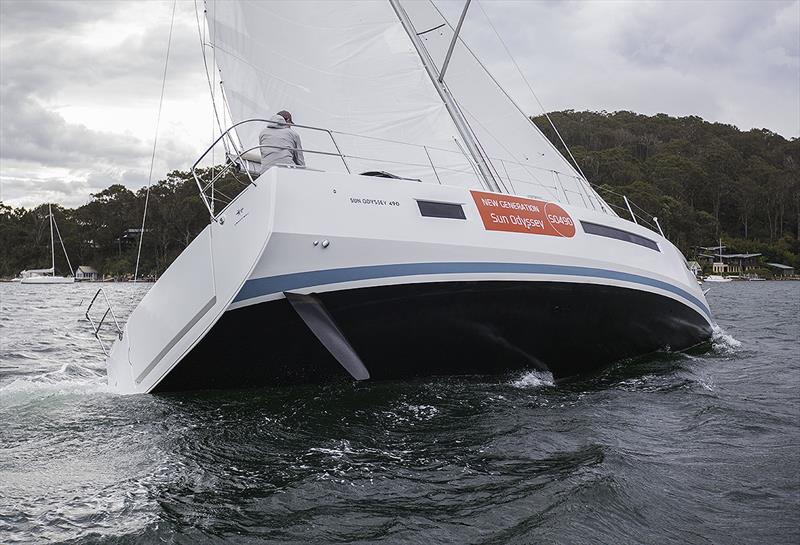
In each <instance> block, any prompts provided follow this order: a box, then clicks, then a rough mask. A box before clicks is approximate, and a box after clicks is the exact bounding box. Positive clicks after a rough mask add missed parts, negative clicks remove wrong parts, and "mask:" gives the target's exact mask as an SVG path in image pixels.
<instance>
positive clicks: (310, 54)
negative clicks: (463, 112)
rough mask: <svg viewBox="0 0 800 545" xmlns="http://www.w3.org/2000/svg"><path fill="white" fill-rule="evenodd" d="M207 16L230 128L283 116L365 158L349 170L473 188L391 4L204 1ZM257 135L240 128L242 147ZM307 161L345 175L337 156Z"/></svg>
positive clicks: (326, 144) (307, 143)
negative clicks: (330, 132) (234, 123)
mask: <svg viewBox="0 0 800 545" xmlns="http://www.w3.org/2000/svg"><path fill="white" fill-rule="evenodd" d="M207 13H208V25H209V34H210V36H211V37H212V39H213V42H214V45H215V49H216V52H215V56H216V62H217V64H218V65H219V67H220V71H221V74H222V79H223V82H224V84H223V85H224V88H225V93H226V97H227V100H228V105H229V107H230V111H231V115H232V117H233V120H234V121H237V122H238V121H242V120H245V119H252V118H268V117H270V116H272V115H273V114H275V113H276V112H277V111H279V110H288V111H290V112H291V113H292V115H293V118H294V121H295V123H297V124H300V125H310V126H315V127H324V128H328V129H331V130H333V131H337V133H336V134H335V138H336V143H337V144H338V145H339V147H340V148H341V151H342V152H343V153H344V154H346V155H348V156H350V157H360V158H363V159H354V158H350V159H348V164H349V166H350V168H351V170H352V171H353V172H363V171H366V170H386V171H390V172H393V173H396V174H398V175H403V176H408V177H414V178H421V179H422V180H423V181H425V182H433V183H436V182H437V176H438V177H439V179H440V180H441V181H442V182H443V183H457V182H461V185H464V184H467V185H473V186H475V187H480V183H479V182H478V178H477V176H476V175H475V174H474V172H473V171H472V168H471V166H470V164H469V162H468V160H467V159H466V157H465V156H464V154H463V152H462V151H460V148H459V147H458V145H456V143H455V142H454V138H457V137H458V131H457V130H456V128H455V126H454V125H453V122H452V120H451V119H450V116H449V114H448V113H447V110H446V108H445V106H444V105H443V104H442V101H441V99H440V98H439V96H438V94H437V92H436V90H435V88H434V87H433V85H432V83H431V81H430V79H429V78H428V75H427V74H426V72H425V70H424V67H423V66H422V64H421V61H420V59H419V56H418V55H417V52H416V50H415V49H414V47H413V45H412V44H411V42H410V41H409V38H408V36H407V34H406V32H405V30H404V29H403V27H402V25H401V24H400V22H399V20H398V19H397V16H396V14H395V12H394V10H393V9H392V7H391V5H390V4H389V2H387V1H358V2H353V1H338V0H326V1H315V2H260V1H242V2H225V1H221V0H217V1H214V0H210V1H209V2H208V3H207ZM261 128H262V127H261V126H259V125H254V124H249V125H244V126H242V127H241V129H240V130H239V131H238V134H239V138H240V140H241V142H242V145H243V146H244V147H245V148H248V147H252V146H255V145H257V144H258V133H259V131H260V130H261ZM298 132H299V133H300V135H301V138H302V140H303V148H304V149H312V150H319V151H326V152H334V151H336V150H335V148H334V147H333V144H332V143H331V138H330V136H329V135H328V134H325V133H319V132H314V131H310V130H304V129H298ZM342 133H347V134H353V135H360V136H363V137H368V138H357V137H351V136H347V134H342ZM385 140H391V141H395V142H403V143H406V144H403V145H401V144H397V143H394V142H387V141H385ZM422 146H427V148H428V149H427V150H426V149H425V148H423V147H422ZM428 155H430V156H431V159H429V158H428ZM368 159H373V160H368ZM431 160H433V161H434V162H435V164H436V167H437V172H436V173H434V172H433V169H432V168H431V165H430V162H431ZM306 161H307V163H308V165H309V166H310V167H314V168H323V169H326V170H332V169H340V170H341V169H342V168H343V165H342V162H341V160H340V159H339V158H338V157H328V156H322V155H315V154H309V153H306Z"/></svg>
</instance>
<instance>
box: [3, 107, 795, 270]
mask: <svg viewBox="0 0 800 545" xmlns="http://www.w3.org/2000/svg"><path fill="white" fill-rule="evenodd" d="M550 118H551V119H552V120H553V122H554V124H555V126H556V127H558V130H559V132H560V134H561V137H563V139H564V141H566V142H567V143H568V144H569V146H570V151H571V152H572V154H573V155H574V156H575V159H576V160H577V162H578V164H579V165H580V166H581V169H582V170H583V172H584V174H585V175H586V176H587V178H588V179H589V181H590V182H591V183H592V184H594V185H595V187H596V188H597V190H598V193H600V195H601V196H603V197H604V198H605V199H606V200H607V201H608V202H609V203H610V204H611V205H613V206H614V207H615V209H616V210H617V211H618V213H619V214H620V215H621V216H623V217H627V209H626V208H625V205H624V201H623V200H622V195H625V196H627V197H628V198H629V199H630V200H631V201H632V202H633V203H635V205H636V206H637V208H636V211H637V214H639V215H640V216H641V217H644V218H645V219H650V220H652V216H657V217H658V222H659V224H660V225H661V227H662V228H663V229H664V232H665V234H666V236H667V237H668V238H669V239H670V240H671V241H672V242H673V243H675V244H676V245H677V246H678V247H679V248H680V249H681V250H682V251H683V252H684V254H685V255H687V257H689V258H691V257H692V256H693V255H694V253H695V252H696V248H697V247H698V246H708V245H713V244H714V243H715V241H716V240H717V239H719V238H722V239H723V243H724V244H725V245H726V246H728V249H729V250H735V251H738V252H759V253H762V254H764V256H765V258H766V259H767V260H768V261H777V262H780V263H786V264H789V265H792V266H794V267H800V258H799V254H800V245H799V244H798V234H799V233H800V140H798V139H796V138H794V139H791V140H787V139H785V138H783V137H782V136H780V135H778V134H775V133H773V132H771V131H768V130H766V129H760V130H756V129H754V130H750V131H740V130H738V129H737V128H736V127H734V126H732V125H725V124H720V123H709V122H707V121H704V120H703V119H701V118H699V117H695V116H690V117H670V116H668V115H664V114H659V115H655V116H645V115H640V114H635V113H632V112H624V111H623V112H614V113H607V112H588V111H585V112H575V111H571V110H567V111H562V112H553V113H551V114H550ZM533 121H534V122H535V123H536V124H537V125H538V126H539V127H540V128H541V130H542V132H543V133H544V134H545V135H546V136H547V137H548V138H549V139H550V140H551V141H552V142H553V144H554V145H555V146H556V147H557V148H558V149H559V150H561V151H562V152H564V149H563V145H562V144H561V139H560V138H559V137H558V135H556V133H555V131H554V130H553V129H552V127H551V126H550V123H549V121H548V120H547V119H546V118H545V117H544V116H542V117H535V118H533ZM565 155H566V153H565ZM219 187H221V188H224V192H225V193H226V194H228V195H232V194H233V193H235V192H236V191H237V188H239V187H240V185H239V184H238V183H237V182H236V181H235V180H234V179H233V178H232V177H231V176H228V177H226V179H225V180H224V181H223V182H222V183H221V184H220V186H219ZM145 194H146V191H145V189H144V188H142V189H139V190H137V191H131V190H130V189H128V188H126V187H124V186H122V185H119V184H114V185H111V186H109V187H108V188H106V189H104V190H102V191H100V192H99V193H95V194H93V195H92V197H91V200H90V201H89V202H88V203H86V204H84V205H83V206H79V207H77V208H65V207H62V206H57V205H56V206H53V215H54V217H55V219H56V222H57V224H58V226H59V228H60V231H61V235H62V237H63V239H64V244H65V246H66V248H67V251H68V252H69V255H70V259H71V261H72V263H73V266H75V267H77V266H78V265H90V266H93V267H95V268H96V269H97V270H98V271H100V272H101V273H104V274H106V275H110V276H115V277H125V276H131V275H132V274H133V272H134V268H135V266H136V254H137V250H138V236H139V234H138V232H137V230H138V229H139V228H140V227H141V222H142V212H143V210H144V201H145ZM645 210H646V211H647V213H645V212H644V211H645ZM208 221H209V217H208V211H207V210H206V208H205V206H204V205H203V203H202V202H201V200H200V197H199V196H198V191H197V186H196V184H195V180H194V177H193V176H192V175H191V174H190V173H188V172H182V171H173V172H170V173H169V174H167V176H166V177H165V178H164V179H163V180H160V181H158V182H157V183H155V184H153V185H152V187H151V189H150V197H149V205H148V212H147V223H146V232H145V236H144V238H143V244H142V252H141V262H140V265H139V271H140V276H157V275H160V274H161V273H162V272H163V271H164V270H165V269H166V268H167V267H168V266H169V264H170V263H172V261H173V260H174V259H175V258H176V257H177V256H178V255H179V254H180V253H181V251H183V249H184V248H186V246H188V245H189V243H190V242H191V241H192V239H193V238H194V237H195V236H196V235H197V234H198V233H199V232H200V231H201V230H202V229H203V228H204V227H205V226H206V225H207V224H208ZM56 244H58V243H56ZM59 250H60V249H59V248H57V249H56V269H57V270H58V271H59V272H61V273H69V269H68V268H67V264H66V260H65V259H64V256H63V254H62V253H61V252H60V251H59ZM49 265H50V230H49V220H48V211H47V205H46V204H42V205H40V206H38V207H35V208H30V209H27V208H15V207H11V206H8V205H5V204H3V203H2V202H0V277H6V278H8V277H12V276H16V275H17V274H18V273H19V272H20V271H21V270H23V269H30V268H41V267H49Z"/></svg>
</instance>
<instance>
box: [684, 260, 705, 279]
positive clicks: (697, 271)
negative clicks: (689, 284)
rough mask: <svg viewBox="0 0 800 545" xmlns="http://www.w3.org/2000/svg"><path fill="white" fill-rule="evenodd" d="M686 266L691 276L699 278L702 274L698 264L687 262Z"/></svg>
mask: <svg viewBox="0 0 800 545" xmlns="http://www.w3.org/2000/svg"><path fill="white" fill-rule="evenodd" d="M687 265H688V267H689V270H690V271H692V274H693V275H695V277H700V275H701V274H703V267H701V266H700V263H698V262H697V261H689V262H687Z"/></svg>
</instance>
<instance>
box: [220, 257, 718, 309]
mask: <svg viewBox="0 0 800 545" xmlns="http://www.w3.org/2000/svg"><path fill="white" fill-rule="evenodd" d="M475 273H478V274H480V273H501V274H503V273H507V274H508V273H510V274H548V275H560V276H582V277H586V278H604V279H608V280H619V281H623V282H631V283H635V284H642V285H645V286H651V287H653V288H659V289H662V290H664V291H668V292H670V293H674V294H675V295H678V296H679V297H682V298H683V299H685V300H687V301H690V302H692V303H693V304H694V305H696V306H697V307H699V308H700V309H702V310H703V312H704V313H705V314H706V316H707V317H708V319H709V321H713V319H712V317H711V311H710V310H709V308H708V306H707V305H706V304H705V303H704V302H703V301H701V300H700V299H698V298H697V297H695V296H694V295H692V294H691V293H689V292H687V291H685V290H683V289H681V288H679V287H677V286H674V285H672V284H670V283H668V282H663V281H661V280H656V279H655V278H648V277H647V276H641V275H638V274H630V273H625V272H619V271H611V270H608V269H595V268H591V267H574V266H568V265H543V264H537V263H473V262H444V263H398V264H392V265H369V266H364V267H346V268H342V269H327V270H321V271H306V272H299V273H291V274H281V275H278V276H269V277H266V278H254V279H251V280H248V281H247V282H245V283H244V286H242V289H241V291H240V292H239V293H238V294H237V295H236V298H235V299H234V300H233V302H234V303H238V302H240V301H246V300H247V299H253V298H255V297H263V296H265V295H272V294H275V293H282V292H284V291H291V290H296V289H302V288H307V287H310V286H324V285H329V284H340V283H343V282H354V281H358V280H373V279H376V278H397V277H403V276H419V275H427V274H475Z"/></svg>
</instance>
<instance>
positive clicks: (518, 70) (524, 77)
mask: <svg viewBox="0 0 800 545" xmlns="http://www.w3.org/2000/svg"><path fill="white" fill-rule="evenodd" d="M476 4H478V7H479V8H480V10H481V13H483V16H484V17H485V18H486V21H487V22H488V23H489V27H490V28H491V29H492V32H494V35H495V36H497V39H498V40H499V41H500V43H501V44H502V46H503V49H505V51H506V54H507V55H508V57H509V58H510V59H511V62H512V63H513V64H514V68H516V70H517V73H519V75H520V77H521V78H522V81H523V82H525V86H526V87H527V88H528V91H530V93H531V95H532V96H533V98H534V100H536V103H537V104H538V105H539V108H540V109H541V110H542V113H543V114H544V116H545V118H546V119H547V121H548V123H549V124H550V127H552V129H553V131H555V133H556V136H558V140H559V141H560V142H561V145H562V146H564V149H565V150H566V151H567V153H568V154H569V157H570V159H572V163H573V164H574V165H575V168H577V169H578V172H580V174H581V176H582V177H583V179H584V180H585V181H586V183H587V184H589V186H590V187H594V186H593V184H592V183H591V182H589V179H588V178H587V177H586V175H585V174H584V173H583V170H582V169H581V166H580V165H579V164H578V161H577V160H576V159H575V156H574V155H572V151H571V150H570V149H569V146H567V143H566V142H565V141H564V138H563V137H562V136H561V133H560V132H559V130H558V128H557V127H556V125H555V123H553V120H552V119H551V118H550V114H548V113H547V110H546V109H545V107H544V105H543V104H542V101H541V100H539V96H538V95H537V94H536V92H535V91H534V90H533V86H532V85H531V84H530V82H529V81H528V78H527V77H526V76H525V73H524V72H523V71H522V69H521V68H520V66H519V64H518V63H517V59H516V58H514V55H512V54H511V50H510V49H509V48H508V45H506V42H505V40H503V38H502V36H500V33H499V32H498V31H497V28H495V26H494V23H493V22H492V19H491V18H490V17H489V14H488V13H486V10H484V9H483V3H482V2H481V1H480V0H478V1H477V2H476ZM479 62H480V61H479ZM526 117H527V116H526ZM531 123H533V121H531ZM595 194H596V192H595ZM596 196H597V197H598V198H600V195H596ZM600 202H602V198H600ZM601 206H602V205H601Z"/></svg>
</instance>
